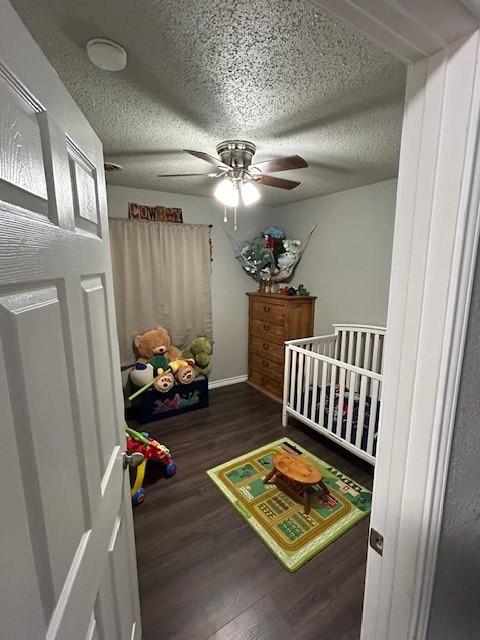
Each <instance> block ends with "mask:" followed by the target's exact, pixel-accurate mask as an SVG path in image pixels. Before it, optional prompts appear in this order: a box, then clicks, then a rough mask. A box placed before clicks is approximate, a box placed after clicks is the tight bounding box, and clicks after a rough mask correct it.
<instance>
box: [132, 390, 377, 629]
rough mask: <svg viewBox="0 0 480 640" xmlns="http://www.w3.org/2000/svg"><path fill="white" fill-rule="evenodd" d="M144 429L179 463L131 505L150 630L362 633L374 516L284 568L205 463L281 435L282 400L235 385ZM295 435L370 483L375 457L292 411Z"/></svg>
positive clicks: (145, 617) (145, 619)
mask: <svg viewBox="0 0 480 640" xmlns="http://www.w3.org/2000/svg"><path fill="white" fill-rule="evenodd" d="M148 428H149V429H150V430H151V432H152V433H156V434H158V436H159V439H160V441H161V442H164V443H165V444H166V445H167V446H168V447H170V448H171V451H172V453H173V455H174V457H175V459H176V461H177V465H178V472H177V475H176V476H175V477H174V478H171V479H169V480H160V481H159V482H158V483H157V484H156V485H154V486H152V487H149V488H148V489H147V494H146V499H145V502H144V504H143V505H141V506H140V507H139V508H138V509H136V511H135V518H134V519H135V531H136V542H137V556H138V572H139V581H140V599H141V606H142V621H143V634H144V635H143V637H144V640H154V639H155V640H161V639H164V638H165V639H166V638H168V639H169V640H174V639H175V640H176V639H178V640H180V639H181V640H287V639H288V640H320V638H328V640H357V639H358V638H359V633H360V617H361V609H362V598H363V584H364V577H365V559H366V552H367V532H368V521H367V519H365V520H363V521H362V522H360V523H359V524H357V525H356V526H355V527H353V528H352V529H351V530H350V531H348V532H347V533H346V534H345V535H344V536H342V537H341V538H340V539H339V540H337V541H336V542H334V543H333V544H332V545H330V546H329V547H327V549H325V550H324V551H323V552H322V553H320V554H318V555H317V556H316V557H315V558H313V559H312V560H311V561H310V562H308V563H307V564H306V565H304V566H303V567H302V568H301V569H299V570H298V571H297V572H296V573H288V572H287V571H286V570H285V569H284V568H283V567H282V566H281V565H280V564H279V562H278V561H277V560H276V559H275V558H274V556H273V555H272V554H271V553H270V551H269V550H268V549H267V547H266V546H265V545H264V544H263V542H262V541H261V540H260V538H259V537H258V536H257V535H256V534H255V533H254V532H253V531H252V529H251V528H250V527H249V526H248V524H247V523H246V522H245V521H244V520H243V518H242V517H241V516H240V515H239V514H238V513H237V512H236V511H235V509H234V508H233V507H232V506H231V505H230V503H229V502H228V501H227V500H226V499H225V498H224V497H223V496H222V494H221V493H220V491H219V490H218V489H217V488H216V487H215V485H214V484H213V483H212V481H211V480H210V479H209V477H208V476H207V475H206V473H205V472H206V470H207V469H208V468H210V467H212V466H215V465H217V464H220V463H222V462H225V461H227V460H229V459H230V458H233V457H235V456H239V455H241V454H243V453H246V452H247V451H249V450H250V449H254V448H256V447H258V446H261V445H263V444H266V443H268V442H271V441H272V440H275V439H277V438H279V437H282V435H285V433H286V432H285V430H283V429H282V427H281V423H280V405H278V404H277V403H275V402H273V401H272V400H270V399H269V398H267V397H265V396H263V395H262V394H260V393H258V392H257V391H254V390H253V389H251V388H250V387H248V386H247V385H246V384H241V385H235V386H231V387H224V388H221V389H217V390H214V391H212V392H211V397H210V407H209V408H208V409H202V410H199V411H193V412H192V413H189V414H186V415H183V416H177V417H174V418H170V419H168V420H165V421H163V422H158V423H154V424H151V425H148ZM287 434H288V436H289V437H290V438H292V439H293V440H294V441H296V442H298V443H299V444H301V445H303V446H305V447H306V448H308V450H309V451H311V452H312V453H314V454H315V455H317V456H319V457H321V458H322V459H324V460H327V461H328V462H331V463H332V464H333V465H334V466H336V467H337V468H339V469H341V470H342V471H344V472H345V473H346V474H347V475H351V476H352V477H353V478H355V479H356V480H358V482H360V483H361V484H364V485H366V486H368V487H371V483H372V472H371V468H370V466H369V465H367V464H363V463H361V461H359V460H358V459H357V458H355V457H353V456H350V455H349V454H347V453H346V452H345V451H344V450H343V449H340V448H337V447H336V446H335V445H333V444H330V443H328V442H327V441H326V439H325V438H322V437H321V436H317V434H315V432H313V431H312V430H310V429H308V428H306V427H305V428H304V427H302V426H301V425H300V424H299V423H297V422H295V421H292V422H291V426H289V428H288V430H287Z"/></svg>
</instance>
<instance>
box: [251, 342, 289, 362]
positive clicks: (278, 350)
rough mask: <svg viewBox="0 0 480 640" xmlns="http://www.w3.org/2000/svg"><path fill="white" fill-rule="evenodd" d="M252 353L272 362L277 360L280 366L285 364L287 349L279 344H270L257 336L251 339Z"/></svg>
mask: <svg viewBox="0 0 480 640" xmlns="http://www.w3.org/2000/svg"><path fill="white" fill-rule="evenodd" d="M250 351H251V352H252V353H256V354H257V355H259V356H261V357H265V358H269V359H271V360H275V362H278V363H279V364H283V358H284V353H285V347H284V346H283V344H278V342H270V340H263V339H262V338H257V337H256V336H252V337H251V344H250Z"/></svg>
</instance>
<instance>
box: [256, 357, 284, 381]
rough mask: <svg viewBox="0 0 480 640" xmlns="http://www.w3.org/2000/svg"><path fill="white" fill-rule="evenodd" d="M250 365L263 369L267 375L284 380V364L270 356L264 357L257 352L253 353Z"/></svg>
mask: <svg viewBox="0 0 480 640" xmlns="http://www.w3.org/2000/svg"><path fill="white" fill-rule="evenodd" d="M250 366H251V367H252V368H253V369H257V370H260V371H263V374H264V375H265V376H267V377H271V378H275V380H279V381H280V382H282V381H283V365H282V364H279V363H278V362H274V361H273V360H270V359H268V356H266V357H262V356H259V355H257V354H256V353H252V355H251V357H250Z"/></svg>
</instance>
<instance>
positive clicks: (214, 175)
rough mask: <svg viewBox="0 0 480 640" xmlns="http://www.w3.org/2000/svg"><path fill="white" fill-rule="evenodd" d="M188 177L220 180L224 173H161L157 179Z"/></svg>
mask: <svg viewBox="0 0 480 640" xmlns="http://www.w3.org/2000/svg"><path fill="white" fill-rule="evenodd" d="M187 176H205V177H208V178H220V176H223V173H159V174H158V175H157V178H186V177H187Z"/></svg>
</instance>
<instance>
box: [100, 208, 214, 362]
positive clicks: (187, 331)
mask: <svg viewBox="0 0 480 640" xmlns="http://www.w3.org/2000/svg"><path fill="white" fill-rule="evenodd" d="M110 243H111V250H112V265H113V284H114V289H115V307H116V316H117V326H118V338H119V343H120V358H121V361H122V365H128V364H131V363H132V362H133V361H134V354H133V349H132V343H133V339H134V337H135V336H136V335H137V334H139V333H144V332H145V331H148V329H152V328H154V327H156V326H158V325H161V326H163V327H165V328H166V329H168V331H169V333H170V337H171V339H172V344H175V345H177V346H180V347H183V346H187V345H188V344H190V342H191V341H192V340H193V338H195V337H197V336H199V335H206V336H207V337H208V338H209V339H211V337H212V302H211V263H210V228H209V227H208V226H207V225H193V224H177V223H169V222H144V221H142V222H140V221H137V220H122V219H115V218H111V219H110Z"/></svg>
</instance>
